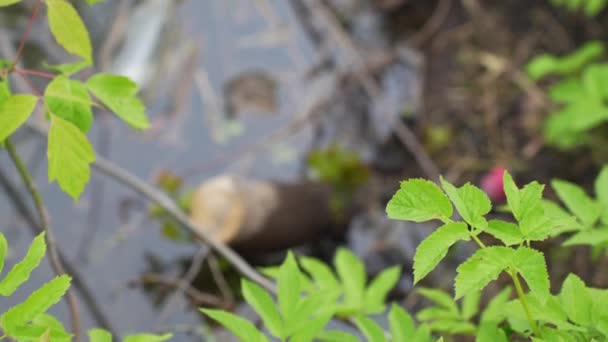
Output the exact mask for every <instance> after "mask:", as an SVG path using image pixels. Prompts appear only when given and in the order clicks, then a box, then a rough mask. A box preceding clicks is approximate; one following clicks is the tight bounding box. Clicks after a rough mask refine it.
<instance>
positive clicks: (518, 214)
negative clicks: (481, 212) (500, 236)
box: [503, 171, 545, 221]
mask: <svg viewBox="0 0 608 342" xmlns="http://www.w3.org/2000/svg"><path fill="white" fill-rule="evenodd" d="M503 183H504V190H505V195H506V196H507V203H508V204H509V208H511V212H512V213H513V216H514V217H515V219H517V221H521V220H523V219H524V218H525V216H526V215H527V213H528V212H530V210H531V209H533V208H534V207H536V206H537V205H538V204H539V203H540V201H541V199H542V197H543V190H544V189H545V186H544V185H541V184H539V183H538V182H532V183H529V184H527V185H526V186H524V187H523V189H521V190H520V189H518V188H517V185H515V182H514V181H513V178H512V177H511V175H510V174H509V173H508V172H507V171H505V173H504V176H503Z"/></svg>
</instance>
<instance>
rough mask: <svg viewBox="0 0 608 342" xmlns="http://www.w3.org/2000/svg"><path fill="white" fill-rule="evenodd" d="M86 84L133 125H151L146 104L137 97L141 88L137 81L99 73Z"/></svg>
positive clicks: (141, 127) (139, 126)
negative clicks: (146, 111)
mask: <svg viewBox="0 0 608 342" xmlns="http://www.w3.org/2000/svg"><path fill="white" fill-rule="evenodd" d="M86 85H87V88H88V89H89V91H91V92H92V93H93V94H94V95H95V96H96V97H97V98H98V99H99V100H100V101H101V102H103V103H104V104H105V105H106V106H108V108H110V109H111V110H112V111H113V112H114V113H116V115H118V117H120V118H121V119H122V120H124V121H125V122H126V123H127V124H129V125H130V126H131V127H133V128H135V129H145V128H148V127H149V126H150V122H149V121H148V117H147V116H146V113H145V107H144V104H143V103H142V102H141V100H140V99H139V98H137V93H138V92H139V89H138V87H137V84H135V82H133V81H131V80H130V79H128V78H127V77H123V76H118V75H112V74H104V73H99V74H95V75H93V76H92V77H91V78H89V80H88V81H87V83H86Z"/></svg>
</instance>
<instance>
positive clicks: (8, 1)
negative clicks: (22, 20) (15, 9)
mask: <svg viewBox="0 0 608 342" xmlns="http://www.w3.org/2000/svg"><path fill="white" fill-rule="evenodd" d="M18 2H21V0H0V7H4V6H10V5H13V4H16V3H18Z"/></svg>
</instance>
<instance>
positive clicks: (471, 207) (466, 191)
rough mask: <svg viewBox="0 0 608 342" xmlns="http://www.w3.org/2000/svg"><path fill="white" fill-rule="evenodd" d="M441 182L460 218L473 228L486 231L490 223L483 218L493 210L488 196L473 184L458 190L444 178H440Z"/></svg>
mask: <svg viewBox="0 0 608 342" xmlns="http://www.w3.org/2000/svg"><path fill="white" fill-rule="evenodd" d="M440 180H441V186H442V187H443V190H445V192H446V194H448V197H449V198H450V200H451V201H452V203H454V206H455V207H456V210H458V213H460V216H462V218H463V219H464V220H465V221H466V222H467V223H468V224H470V225H471V226H473V227H475V228H478V229H482V230H483V229H485V228H486V227H487V225H488V223H487V221H486V219H485V218H484V217H483V216H484V215H485V214H487V213H489V212H490V210H492V203H491V202H490V199H489V198H488V195H487V194H486V193H485V192H483V190H481V189H479V188H478V187H476V186H474V185H472V184H471V183H467V184H465V185H463V186H461V187H460V188H456V187H455V186H453V185H452V184H450V183H449V182H448V181H446V180H445V179H444V178H443V177H440Z"/></svg>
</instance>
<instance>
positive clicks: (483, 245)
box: [471, 234, 486, 248]
mask: <svg viewBox="0 0 608 342" xmlns="http://www.w3.org/2000/svg"><path fill="white" fill-rule="evenodd" d="M471 237H472V238H473V241H475V242H476V243H477V244H478V245H479V247H481V248H486V245H485V244H484V243H483V242H482V241H481V240H479V238H478V237H477V235H475V234H471Z"/></svg>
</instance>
